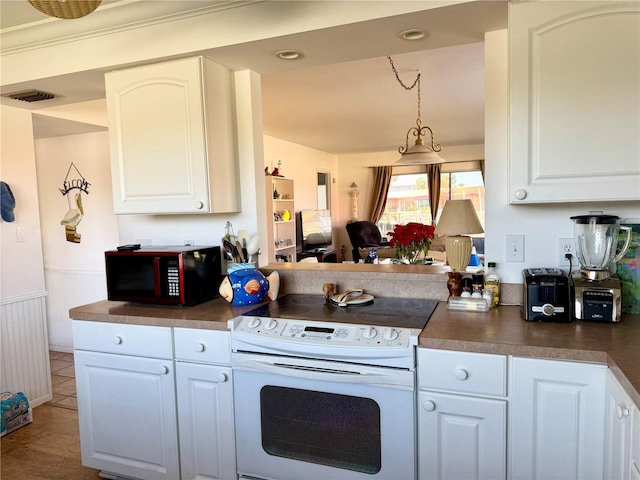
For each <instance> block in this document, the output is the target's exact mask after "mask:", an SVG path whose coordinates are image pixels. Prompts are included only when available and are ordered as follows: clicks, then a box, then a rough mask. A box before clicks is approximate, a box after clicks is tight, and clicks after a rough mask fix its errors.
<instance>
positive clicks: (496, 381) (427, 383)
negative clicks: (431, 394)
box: [418, 348, 507, 397]
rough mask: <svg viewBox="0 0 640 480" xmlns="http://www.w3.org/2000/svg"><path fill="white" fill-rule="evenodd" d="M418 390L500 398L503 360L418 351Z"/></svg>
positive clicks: (504, 376)
mask: <svg viewBox="0 0 640 480" xmlns="http://www.w3.org/2000/svg"><path fill="white" fill-rule="evenodd" d="M418 387H419V388H433V389H438V390H448V391H453V392H463V393H471V394H477V395H496V396H501V397H504V396H506V395H507V357H506V355H492V354H487V353H470V352H454V351H450V350H431V349H428V348H419V349H418Z"/></svg>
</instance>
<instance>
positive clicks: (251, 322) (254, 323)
mask: <svg viewBox="0 0 640 480" xmlns="http://www.w3.org/2000/svg"><path fill="white" fill-rule="evenodd" d="M258 325H260V319H259V318H258V317H252V318H250V319H249V323H248V324H247V326H248V327H249V328H256V327H257V326H258Z"/></svg>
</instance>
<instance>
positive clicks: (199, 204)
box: [195, 202, 204, 210]
mask: <svg viewBox="0 0 640 480" xmlns="http://www.w3.org/2000/svg"><path fill="white" fill-rule="evenodd" d="M195 207H196V210H202V207H204V203H202V202H196V204H195Z"/></svg>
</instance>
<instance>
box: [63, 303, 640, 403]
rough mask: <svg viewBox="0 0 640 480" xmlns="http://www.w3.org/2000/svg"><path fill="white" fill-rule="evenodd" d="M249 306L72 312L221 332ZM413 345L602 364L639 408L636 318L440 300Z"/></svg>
mask: <svg viewBox="0 0 640 480" xmlns="http://www.w3.org/2000/svg"><path fill="white" fill-rule="evenodd" d="M253 308H255V305H250V306H244V307H232V306H231V305H229V304H228V303H227V302H226V301H225V300H224V299H222V298H216V299H214V300H211V301H209V302H205V303H202V304H200V305H195V306H191V307H172V306H159V305H140V304H133V303H127V302H111V301H107V300H103V301H99V302H95V303H91V304H88V305H83V306H79V307H75V308H72V309H71V310H70V311H69V316H70V317H71V318H73V319H75V320H89V321H96V322H112V323H124V324H135V325H149V326H166V327H184V328H202V329H211V330H226V329H227V320H229V319H231V318H234V317H235V316H237V315H241V314H243V313H245V312H247V311H249V310H252V309H253ZM419 346H421V347H429V348H436V349H444V350H457V351H465V352H479V353H493V354H502V355H515V356H522V357H538V358H551V359H556V360H570V361H585V362H598V363H606V364H608V365H609V367H610V368H611V370H612V371H613V373H614V374H615V376H616V377H617V378H618V379H619V381H620V383H621V384H622V385H623V386H624V387H625V389H626V390H627V392H628V393H629V395H630V396H631V398H632V399H633V400H634V401H635V402H636V404H638V405H640V353H639V352H640V350H639V348H638V347H639V346H640V315H623V320H622V322H620V323H614V324H610V323H609V324H608V323H597V322H584V321H575V322H572V323H541V322H526V321H524V320H522V316H521V313H520V308H519V307H518V306H500V307H498V308H494V309H491V310H489V311H488V312H482V313H481V312H465V311H460V310H448V309H447V304H446V302H440V303H439V304H438V307H437V308H436V310H435V312H434V313H433V315H432V317H431V319H430V320H429V323H428V324H427V326H426V327H425V329H424V330H423V331H422V333H421V335H420V338H419Z"/></svg>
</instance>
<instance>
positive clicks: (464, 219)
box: [435, 199, 484, 235]
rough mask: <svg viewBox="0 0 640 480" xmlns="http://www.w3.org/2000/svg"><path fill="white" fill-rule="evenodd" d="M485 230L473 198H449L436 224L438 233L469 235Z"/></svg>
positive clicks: (436, 232)
mask: <svg viewBox="0 0 640 480" xmlns="http://www.w3.org/2000/svg"><path fill="white" fill-rule="evenodd" d="M483 232H484V230H483V229H482V225H480V220H478V215H477V214H476V210H475V208H473V203H471V200H469V199H465V200H447V202H446V203H445V204H444V208H443V209H442V214H441V215H440V220H439V221H438V224H437V225H436V230H435V234H436V235H469V234H472V233H483Z"/></svg>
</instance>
